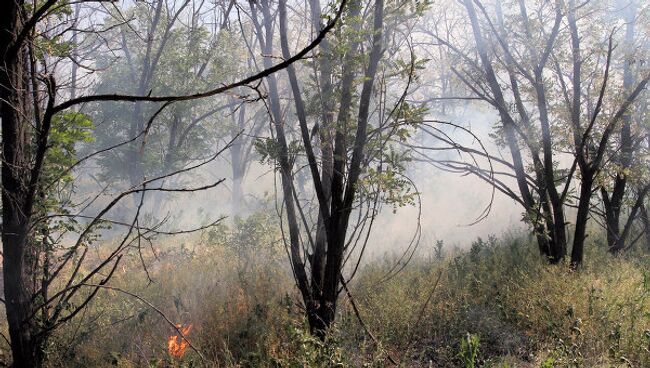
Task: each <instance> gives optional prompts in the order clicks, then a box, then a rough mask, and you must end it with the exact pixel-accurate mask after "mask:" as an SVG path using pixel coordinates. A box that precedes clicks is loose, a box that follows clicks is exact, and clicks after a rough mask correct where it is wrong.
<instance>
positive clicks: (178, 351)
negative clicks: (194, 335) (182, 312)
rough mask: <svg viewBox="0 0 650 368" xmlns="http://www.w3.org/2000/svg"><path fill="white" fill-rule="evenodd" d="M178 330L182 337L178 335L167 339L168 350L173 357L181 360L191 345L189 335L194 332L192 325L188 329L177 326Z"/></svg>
mask: <svg viewBox="0 0 650 368" xmlns="http://www.w3.org/2000/svg"><path fill="white" fill-rule="evenodd" d="M176 328H178V329H179V330H180V331H181V336H180V337H179V336H176V334H174V335H171V336H169V338H167V350H168V351H169V354H170V355H171V356H173V357H174V358H178V359H180V358H182V357H183V355H185V349H187V346H188V345H189V342H188V341H187V335H188V334H189V333H190V331H192V325H191V324H189V325H187V326H186V327H182V326H181V325H176Z"/></svg>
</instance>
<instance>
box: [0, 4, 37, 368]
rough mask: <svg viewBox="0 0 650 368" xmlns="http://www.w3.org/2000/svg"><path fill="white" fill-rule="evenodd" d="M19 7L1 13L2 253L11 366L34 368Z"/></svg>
mask: <svg viewBox="0 0 650 368" xmlns="http://www.w3.org/2000/svg"><path fill="white" fill-rule="evenodd" d="M24 11H25V9H24V2H23V1H9V2H7V3H6V4H5V5H4V9H3V11H2V12H0V13H1V14H0V24H2V29H1V30H0V52H2V54H3V55H4V59H3V63H2V66H0V109H1V114H2V115H1V116H2V155H3V157H2V249H3V260H2V265H3V276H4V293H5V312H6V315H7V323H8V327H9V337H10V340H11V351H12V357H13V366H14V367H17V368H22V367H30V368H31V367H39V366H41V365H42V361H43V349H42V347H43V343H44V338H39V337H37V336H36V333H37V327H38V326H35V325H34V323H33V322H34V318H32V312H33V310H34V293H35V290H36V284H35V283H36V279H35V278H34V275H35V274H36V272H35V271H36V267H38V266H37V265H38V262H37V259H38V254H37V252H36V248H35V246H34V240H33V239H32V234H31V233H30V230H29V229H30V217H31V208H30V207H31V206H30V203H29V201H28V195H29V191H28V183H29V177H30V175H29V174H30V172H29V166H30V147H29V145H30V143H31V141H30V135H29V130H30V127H31V125H32V122H31V121H30V120H29V117H30V116H33V115H32V113H31V108H30V106H31V104H32V101H31V99H30V94H31V90H30V87H29V59H28V56H27V51H26V47H24V46H23V47H20V48H19V49H18V50H16V51H15V52H13V53H12V52H11V51H10V48H11V47H12V44H13V42H14V41H15V40H16V35H17V34H18V33H19V32H20V30H21V29H22V25H23V21H24V19H25V18H26V14H24Z"/></svg>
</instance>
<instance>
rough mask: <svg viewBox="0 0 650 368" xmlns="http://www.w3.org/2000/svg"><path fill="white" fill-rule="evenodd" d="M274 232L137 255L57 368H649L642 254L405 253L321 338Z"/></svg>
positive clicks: (217, 233) (507, 243) (374, 275)
mask: <svg viewBox="0 0 650 368" xmlns="http://www.w3.org/2000/svg"><path fill="white" fill-rule="evenodd" d="M278 235H279V234H278V232H277V229H275V228H274V225H273V224H272V223H271V222H269V221H266V219H265V217H264V216H263V215H260V216H253V217H251V218H249V219H246V220H241V221H239V222H238V223H237V224H236V225H234V226H230V227H227V226H225V225H223V226H219V227H218V228H216V229H213V230H211V231H209V232H206V233H204V234H201V235H200V236H199V235H196V236H188V237H186V238H183V239H178V238H175V240H174V241H173V243H172V242H169V243H161V244H154V247H155V248H156V249H157V252H156V254H155V256H154V255H153V254H149V255H147V253H146V252H144V253H143V254H144V260H145V264H147V271H146V272H145V271H144V270H143V266H142V260H141V259H140V257H139V255H137V254H134V255H133V256H132V257H131V258H130V259H128V260H127V261H126V262H125V263H124V264H123V265H122V267H121V269H120V270H119V272H117V273H116V275H115V276H114V279H113V280H112V282H111V285H113V286H114V287H116V288H117V289H114V290H109V291H106V292H103V293H100V294H99V295H98V297H97V299H96V300H95V301H94V303H93V304H92V305H91V307H90V308H88V310H87V311H86V312H85V313H84V314H83V316H80V317H79V318H78V319H77V320H75V321H74V322H73V323H70V324H68V325H67V326H65V327H64V328H62V329H60V330H59V331H58V332H57V334H56V336H55V337H54V338H53V339H52V341H51V343H50V345H49V346H48V365H49V366H51V367H105V366H119V367H203V366H205V367H334V366H340V367H347V366H351V367H362V366H364V367H384V366H394V365H397V366H400V367H544V368H548V367H619V366H620V367H650V257H648V255H647V252H645V253H643V252H641V251H634V250H632V251H631V252H629V253H627V254H625V255H623V256H619V257H613V256H611V255H610V254H607V252H606V251H605V250H604V249H603V248H604V246H603V245H602V244H600V242H598V241H593V240H592V241H591V243H590V246H589V252H588V254H587V256H586V263H585V265H584V267H582V268H581V269H580V270H578V271H571V270H570V269H569V267H568V266H567V265H555V266H551V265H548V264H546V262H544V261H543V260H541V259H540V257H539V255H538V254H537V252H536V249H535V246H534V245H533V244H532V243H531V242H530V240H528V239H527V237H526V236H524V235H510V236H502V237H500V238H499V239H496V238H492V237H491V238H490V239H488V240H480V239H478V240H476V241H474V242H472V243H471V244H470V245H468V247H467V250H465V251H460V250H454V249H445V248H446V247H445V246H443V247H442V248H441V251H439V252H437V251H436V250H435V249H433V248H432V247H431V246H430V245H428V248H426V247H425V245H422V247H423V248H421V249H420V251H419V254H420V256H419V257H416V258H414V259H413V260H412V261H411V262H409V263H408V265H406V267H404V268H403V269H402V270H401V271H400V272H396V271H397V269H395V266H396V265H397V264H399V263H398V260H399V257H397V256H390V255H387V256H385V257H383V258H382V259H378V260H374V261H371V262H370V263H368V264H365V265H363V266H362V267H361V268H360V271H359V272H358V274H357V275H356V277H355V278H354V280H353V281H352V282H350V295H351V297H352V299H351V298H350V296H349V295H346V293H345V292H342V294H341V298H340V306H339V314H338V316H337V318H338V321H337V324H336V326H335V328H334V329H333V331H332V332H331V334H330V336H329V338H328V340H327V341H326V343H321V342H320V341H319V340H317V339H314V338H312V337H311V336H310V335H309V334H308V333H307V332H306V328H305V320H304V317H303V313H302V310H301V308H300V303H299V295H298V294H297V292H296V290H295V288H294V287H293V283H292V279H291V275H290V273H289V271H288V270H287V265H286V253H285V251H284V249H283V246H282V243H281V242H280V241H278V239H280V238H279V236H278ZM592 238H593V239H597V237H596V236H593V237H592ZM107 248H108V247H107ZM149 253H151V252H149ZM120 290H125V291H129V292H132V293H134V294H136V295H138V296H140V297H141V298H143V299H145V300H146V301H147V302H148V303H151V305H153V306H155V307H156V309H157V310H155V309H152V308H151V307H150V306H147V305H146V304H145V303H143V302H142V301H141V300H140V299H137V298H134V297H133V296H130V295H127V294H125V293H123V292H122V291H120ZM351 300H353V301H354V303H355V305H356V306H357V308H358V315H357V313H355V312H354V309H353V308H352V303H351ZM159 312H160V313H159ZM161 313H162V314H164V316H165V317H163V316H162V314H161ZM359 317H360V318H361V320H362V321H363V322H364V324H365V328H364V327H363V326H362V325H361V324H360V323H359ZM165 318H167V319H168V320H169V322H173V323H178V324H179V325H180V327H181V328H186V327H188V326H189V325H190V324H191V325H192V328H191V330H189V332H188V334H187V338H188V340H189V341H190V342H191V345H192V346H185V348H186V350H185V352H184V354H182V356H178V357H174V356H172V354H170V352H169V350H168V343H169V341H170V339H171V340H174V341H175V342H177V343H178V342H182V340H176V339H175V338H174V336H176V335H177V333H176V332H175V331H174V329H173V328H172V326H170V323H169V322H168V321H166V319H165ZM370 334H372V336H373V337H370ZM192 347H194V348H196V350H193V348H192ZM2 349H6V346H3V347H2ZM4 354H5V355H6V354H7V353H6V350H5V353H4ZM391 361H392V362H391ZM393 362H394V363H396V364H394V363H393Z"/></svg>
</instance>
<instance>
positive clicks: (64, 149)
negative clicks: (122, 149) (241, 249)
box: [0, 0, 333, 367]
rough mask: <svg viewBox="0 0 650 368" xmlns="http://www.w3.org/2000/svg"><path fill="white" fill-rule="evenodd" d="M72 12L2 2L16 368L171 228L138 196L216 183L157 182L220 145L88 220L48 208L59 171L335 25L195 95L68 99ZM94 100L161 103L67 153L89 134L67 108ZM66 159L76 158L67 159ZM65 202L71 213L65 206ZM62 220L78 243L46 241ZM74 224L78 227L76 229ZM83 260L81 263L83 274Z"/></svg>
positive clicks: (7, 286)
mask: <svg viewBox="0 0 650 368" xmlns="http://www.w3.org/2000/svg"><path fill="white" fill-rule="evenodd" d="M98 2H105V1H103V0H96V1H86V2H84V4H89V5H92V4H93V3H98ZM75 14H77V15H80V16H84V14H85V13H84V10H83V9H82V10H80V11H79V12H76V11H72V10H71V8H70V4H69V3H68V2H67V1H58V0H48V1H45V2H39V3H35V2H25V1H24V0H12V1H9V2H6V3H4V9H3V12H2V15H0V20H1V21H2V22H1V23H0V24H1V26H0V27H1V28H0V52H1V53H2V55H3V64H2V67H1V69H0V101H1V102H0V109H1V112H0V113H1V117H2V138H3V140H2V155H3V161H2V168H1V170H2V246H3V273H4V290H5V310H6V315H7V321H8V325H9V341H10V343H11V349H12V356H13V366H15V367H38V366H41V365H42V364H43V360H44V358H45V352H44V347H45V346H46V345H47V339H48V337H49V336H50V335H51V334H52V332H53V331H54V330H55V329H56V328H57V327H59V326H60V325H61V324H64V323H67V322H68V321H70V320H72V319H73V318H74V317H75V316H76V315H78V313H80V312H81V311H83V310H84V308H85V307H86V306H87V305H88V303H90V302H91V301H92V299H93V297H94V296H95V295H96V294H97V293H98V292H99V290H100V289H101V288H102V287H104V286H105V284H106V283H107V282H108V281H109V279H110V277H111V275H112V273H113V271H115V269H116V267H117V266H118V265H119V263H120V259H121V258H122V256H123V254H124V252H125V250H126V249H128V248H129V247H131V246H132V245H133V244H136V245H137V244H139V241H140V240H141V239H142V238H143V237H147V236H152V235H155V234H159V233H174V232H173V231H164V230H161V229H160V228H159V226H157V225H154V226H153V227H147V226H143V225H142V224H141V221H140V219H139V215H140V209H141V207H142V204H143V202H144V198H145V196H144V195H143V194H144V193H147V192H156V191H162V192H195V191H202V190H208V189H210V188H214V187H215V186H217V185H219V183H221V180H218V181H215V182H212V183H208V184H205V185H200V186H197V187H186V186H184V187H163V186H160V185H154V183H157V182H159V181H162V180H164V179H166V178H173V177H175V176H177V175H180V174H183V173H188V172H192V171H193V170H196V169H197V168H200V167H202V166H205V165H207V164H208V163H210V162H212V161H213V160H214V159H216V158H217V157H218V156H219V155H220V154H221V152H222V151H223V149H216V150H215V152H214V153H213V154H212V155H209V156H208V157H207V158H205V159H203V160H200V161H198V162H194V163H191V164H189V165H186V166H184V167H182V168H180V169H178V170H173V171H171V172H167V173H164V174H161V175H157V176H154V177H151V178H149V179H146V180H143V181H141V182H139V183H137V184H136V185H134V186H131V187H130V188H128V189H127V190H124V191H122V192H119V193H118V194H116V195H115V196H113V197H112V198H111V199H110V200H109V201H108V203H107V204H106V205H105V206H103V207H102V208H101V209H100V210H99V211H98V212H97V213H96V214H95V215H94V216H92V217H91V218H90V219H88V220H87V221H86V222H85V223H81V220H82V219H83V218H84V217H83V216H81V215H79V214H78V213H75V212H70V213H52V212H50V211H53V210H56V209H57V208H58V209H59V210H60V209H61V208H60V207H61V206H60V204H61V202H59V201H58V200H57V196H56V195H57V191H55V190H53V189H52V188H53V187H56V186H57V185H59V184H60V183H61V182H62V181H65V180H66V179H65V175H67V174H70V173H71V172H72V170H73V169H75V168H78V167H79V165H81V164H82V163H83V162H86V161H88V160H89V159H91V158H94V157H96V156H98V155H101V154H103V153H106V152H109V151H111V150H112V149H115V148H116V146H119V145H123V144H126V143H128V142H129V141H131V140H134V139H138V138H139V137H143V136H144V135H146V132H147V131H148V129H150V128H151V126H152V125H153V124H154V120H155V117H156V116H157V115H158V114H160V113H162V112H163V111H164V110H165V109H166V108H168V107H170V106H173V105H174V104H176V103H179V102H184V101H192V100H196V99H200V98H207V97H212V96H216V95H218V94H222V93H224V92H228V91H231V90H234V89H236V88H238V87H244V86H247V85H249V84H251V83H253V82H255V81H258V80H260V79H261V78H264V77H266V76H268V75H270V74H272V73H274V72H277V71H279V70H282V69H284V68H285V67H286V66H287V65H290V64H292V63H294V62H295V61H297V60H299V59H301V58H302V57H304V55H306V54H307V53H309V52H310V51H311V50H312V49H314V48H315V47H316V46H317V45H318V43H319V42H320V41H321V40H322V39H323V38H324V36H325V34H326V33H327V32H328V31H329V30H330V29H331V28H332V27H333V23H332V24H329V25H328V26H327V27H325V28H324V29H323V31H322V32H321V33H319V34H318V35H317V36H316V37H315V38H314V40H313V41H312V42H311V43H309V44H308V45H307V46H306V47H305V48H304V49H302V50H301V51H299V52H298V53H296V54H295V55H293V56H291V57H289V58H286V59H285V60H284V61H282V62H279V63H277V64H274V65H272V66H271V67H270V68H267V69H265V70H263V71H261V72H259V73H256V74H254V75H251V76H249V77H246V78H243V79H241V80H238V81H235V82H233V83H230V84H225V85H221V86H219V87H216V88H212V89H208V90H205V91H202V92H197V93H189V94H180V95H173V94H172V95H155V94H149V93H145V94H134V95H128V94H115V93H105V94H78V93H77V92H78V91H75V93H74V94H73V96H74V97H73V96H71V93H68V92H67V91H66V89H65V88H64V87H65V86H64V85H61V84H58V83H57V79H58V78H57V77H58V76H60V74H61V73H62V72H61V70H62V69H65V68H66V66H65V65H66V64H65V63H66V62H65V60H69V58H70V55H75V53H74V52H69V49H70V48H74V47H75V45H73V44H70V37H72V35H74V34H77V33H76V32H70V30H71V28H75V27H69V26H68V25H69V24H70V23H77V24H79V22H77V19H74V17H75ZM86 16H89V15H87V14H86ZM48 23H49V24H48ZM87 23H88V24H86V25H87V26H88V31H89V32H91V33H101V32H102V30H97V29H95V28H93V24H92V23H93V22H92V17H90V18H89V21H88V22H87ZM73 57H74V56H73ZM73 62H74V60H73ZM68 65H69V64H68ZM64 75H65V74H64ZM73 85H74V83H73ZM101 101H114V102H117V103H122V104H131V106H133V104H136V103H145V102H149V103H158V104H161V105H160V107H159V108H158V109H157V110H155V112H154V113H153V115H152V116H151V117H149V119H148V121H146V123H145V124H143V125H142V127H143V129H142V130H141V131H135V134H134V136H131V137H129V139H128V140H126V141H125V142H121V143H119V144H117V145H114V146H111V147H105V148H102V149H100V150H98V151H95V152H93V153H91V154H89V155H86V156H85V157H82V158H79V159H78V160H74V156H75V155H76V152H75V149H74V147H75V143H76V141H78V140H80V139H86V133H87V131H85V130H84V129H86V128H87V127H88V125H89V119H88V116H87V115H85V114H83V112H82V111H74V110H73V108H75V107H80V106H84V105H85V104H92V103H96V102H101ZM71 161H75V162H74V163H73V164H70V162H71ZM50 179H51V180H50ZM132 195H139V198H140V200H139V205H138V207H137V209H136V210H135V214H134V215H133V219H132V221H130V222H129V223H126V224H121V225H126V229H127V231H126V232H125V234H124V236H123V237H122V240H121V241H120V242H118V245H116V246H115V248H113V249H112V250H111V251H110V252H109V255H108V256H106V257H104V258H102V259H100V260H96V261H95V262H87V261H88V257H89V254H88V250H89V249H90V248H89V244H90V243H91V242H92V240H93V233H94V231H95V230H96V229H97V227H98V226H100V225H101V224H104V223H106V221H107V220H106V217H105V216H106V214H107V213H108V212H109V211H110V210H111V209H112V208H114V207H115V206H116V205H117V204H118V203H119V202H120V201H121V200H123V199H124V198H128V197H129V196H132ZM53 203H54V204H53ZM63 206H64V207H65V203H63ZM67 209H68V210H71V208H70V207H68V208H67ZM61 218H64V219H65V218H67V219H70V223H72V224H73V225H70V226H63V227H64V228H66V229H68V230H72V231H71V233H72V234H74V235H75V240H74V241H73V242H72V243H66V244H64V245H61V244H62V243H61V242H63V240H64V239H65V238H64V237H61V236H59V237H58V247H57V246H56V245H55V244H52V243H51V242H50V240H51V239H52V238H54V237H52V236H50V235H60V234H53V232H52V231H51V230H54V231H59V230H60V228H58V227H56V226H53V225H52V224H53V223H58V224H61V225H64V224H63V222H61V220H60V219H61ZM212 224H214V222H213V223H212ZM212 224H210V225H212ZM77 225H80V226H81V228H80V229H78V228H76V226H77ZM208 226H209V225H208ZM201 228H204V227H201ZM37 230H38V231H37ZM191 230H196V229H191ZM82 267H83V268H86V267H87V268H86V269H85V270H84V271H85V272H83V274H82V272H81V270H82Z"/></svg>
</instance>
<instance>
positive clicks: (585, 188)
mask: <svg viewBox="0 0 650 368" xmlns="http://www.w3.org/2000/svg"><path fill="white" fill-rule="evenodd" d="M592 187H593V178H592V174H591V173H590V172H589V171H587V170H585V171H583V177H582V180H581V183H580V198H579V200H578V214H577V215H576V229H575V233H574V238H573V249H572V250H571V267H573V268H577V267H579V266H580V265H581V264H582V260H583V257H584V245H585V239H586V232H587V222H588V220H589V206H590V202H591V195H592Z"/></svg>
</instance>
